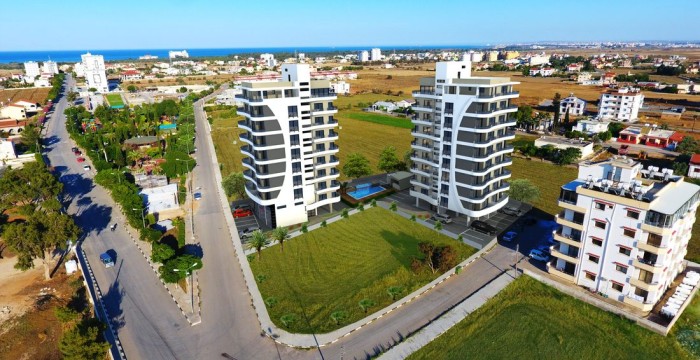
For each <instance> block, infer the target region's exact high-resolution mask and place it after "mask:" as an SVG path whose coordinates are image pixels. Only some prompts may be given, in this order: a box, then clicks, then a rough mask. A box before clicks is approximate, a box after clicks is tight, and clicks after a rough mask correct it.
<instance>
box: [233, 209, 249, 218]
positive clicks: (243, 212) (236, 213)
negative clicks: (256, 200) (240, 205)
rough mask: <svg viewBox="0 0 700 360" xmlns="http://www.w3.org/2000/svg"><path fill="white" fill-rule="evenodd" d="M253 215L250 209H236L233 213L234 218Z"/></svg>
mask: <svg viewBox="0 0 700 360" xmlns="http://www.w3.org/2000/svg"><path fill="white" fill-rule="evenodd" d="M250 215H253V212H252V211H251V210H250V209H236V210H234V211H233V218H234V219H236V218H242V217H246V216H250Z"/></svg>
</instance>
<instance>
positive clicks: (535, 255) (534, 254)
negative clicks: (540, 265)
mask: <svg viewBox="0 0 700 360" xmlns="http://www.w3.org/2000/svg"><path fill="white" fill-rule="evenodd" d="M528 256H530V259H534V260H537V261H542V262H547V261H549V255H547V254H545V253H544V252H542V251H541V250H538V249H532V250H530V255H528Z"/></svg>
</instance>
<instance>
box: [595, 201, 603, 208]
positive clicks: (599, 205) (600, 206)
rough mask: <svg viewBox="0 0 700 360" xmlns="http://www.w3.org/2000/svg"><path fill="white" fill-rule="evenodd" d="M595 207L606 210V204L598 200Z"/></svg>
mask: <svg viewBox="0 0 700 360" xmlns="http://www.w3.org/2000/svg"><path fill="white" fill-rule="evenodd" d="M595 208H596V210H605V204H603V203H599V202H597V203H595Z"/></svg>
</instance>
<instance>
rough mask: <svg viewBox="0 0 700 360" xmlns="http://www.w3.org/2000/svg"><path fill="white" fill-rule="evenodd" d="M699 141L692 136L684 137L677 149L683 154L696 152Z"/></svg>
mask: <svg viewBox="0 0 700 360" xmlns="http://www.w3.org/2000/svg"><path fill="white" fill-rule="evenodd" d="M698 145H700V144H698V141H697V140H695V139H693V138H692V137H690V136H685V137H683V140H681V142H680V143H678V145H677V146H676V151H677V152H679V153H681V154H694V153H697V152H698V150H699V149H698Z"/></svg>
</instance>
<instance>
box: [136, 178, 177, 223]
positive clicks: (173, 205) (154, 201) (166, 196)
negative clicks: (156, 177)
mask: <svg viewBox="0 0 700 360" xmlns="http://www.w3.org/2000/svg"><path fill="white" fill-rule="evenodd" d="M177 193H178V191H177V184H169V185H165V186H156V187H151V188H146V189H143V190H141V192H139V195H141V198H142V199H143V202H144V203H145V205H146V213H148V214H159V215H161V216H159V217H161V218H162V215H163V212H168V211H172V210H179V208H180V203H179V201H178V197H177V196H178V194H177Z"/></svg>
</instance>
